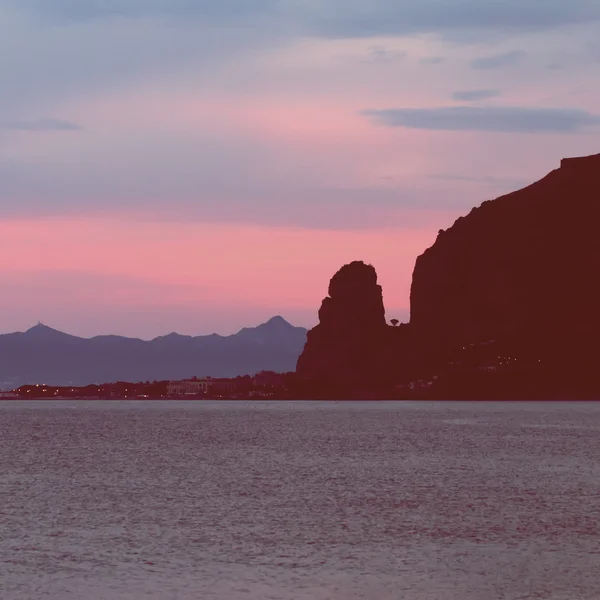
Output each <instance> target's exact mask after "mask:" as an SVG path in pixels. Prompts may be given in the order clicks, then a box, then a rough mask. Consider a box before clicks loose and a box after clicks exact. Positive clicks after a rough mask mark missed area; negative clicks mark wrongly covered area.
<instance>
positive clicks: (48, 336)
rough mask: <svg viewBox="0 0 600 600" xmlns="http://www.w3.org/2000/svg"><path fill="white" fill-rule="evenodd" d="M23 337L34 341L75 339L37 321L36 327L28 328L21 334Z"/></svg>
mask: <svg viewBox="0 0 600 600" xmlns="http://www.w3.org/2000/svg"><path fill="white" fill-rule="evenodd" d="M23 335H24V336H27V337H28V338H32V339H35V340H54V339H57V338H63V339H65V338H74V337H76V336H72V335H69V334H68V333H64V332H62V331H59V330H58V329H53V328H52V327H48V326H47V325H44V323H42V322H41V321H38V323H37V324H36V325H34V326H33V327H30V328H29V329H28V330H27V331H25V332H24V333H23Z"/></svg>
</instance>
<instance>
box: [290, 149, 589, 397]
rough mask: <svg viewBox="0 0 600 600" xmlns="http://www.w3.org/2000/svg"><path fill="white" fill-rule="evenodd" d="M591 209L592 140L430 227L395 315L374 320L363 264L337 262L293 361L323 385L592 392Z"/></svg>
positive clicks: (446, 391)
mask: <svg viewBox="0 0 600 600" xmlns="http://www.w3.org/2000/svg"><path fill="white" fill-rule="evenodd" d="M599 223H600V154H599V155H595V156H588V157H582V158H569V159H564V160H563V161H561V166H560V168H559V169H556V170H554V171H552V172H551V173H549V174H548V175H547V176H546V177H544V178H543V179H541V180H540V181H538V182H536V183H534V184H532V185H530V186H528V187H526V188H524V189H522V190H519V191H516V192H514V193H511V194H508V195H506V196H502V197H500V198H498V199H496V200H492V201H487V202H484V203H483V204H482V205H481V206H479V207H478V208H474V209H473V210H472V211H471V212H470V213H469V214H468V215H467V216H465V217H461V218H459V219H458V220H457V221H456V222H455V223H454V225H453V226H452V227H450V228H449V229H446V230H443V229H441V230H440V231H439V233H438V237H437V239H436V241H435V243H434V244H433V246H432V247H431V248H429V249H427V250H426V251H425V252H424V253H423V254H422V255H421V256H420V257H418V259H417V261H416V265H415V269H414V273H413V281H412V287H411V296H410V305H411V320H410V323H409V324H408V325H401V326H400V327H387V326H386V325H385V317H384V308H383V304H382V292H381V288H380V287H379V286H378V285H377V276H376V273H375V270H374V268H373V267H371V266H367V265H365V264H364V263H361V262H355V263H351V264H350V265H346V266H345V267H343V268H342V269H341V270H340V271H339V272H338V273H337V274H336V275H335V276H334V278H333V279H332V281H331V285H330V290H329V298H326V299H325V300H324V301H323V305H322V307H321V310H320V312H319V317H320V324H319V325H318V326H317V327H316V328H314V329H313V330H312V331H310V332H309V333H308V337H307V344H306V347H305V349H304V352H303V354H302V355H301V357H300V359H299V361H298V367H297V373H298V375H299V376H301V377H303V378H304V379H305V380H312V381H314V382H319V383H318V385H320V386H321V387H320V388H318V389H321V390H323V392H324V394H327V393H330V392H331V385H340V384H341V383H342V382H344V383H347V384H348V386H347V389H355V390H361V389H367V390H369V389H370V390H372V389H374V388H375V387H376V386H377V385H378V384H381V385H384V386H385V385H388V386H389V387H388V393H390V390H393V389H395V385H394V384H397V383H402V384H403V387H404V388H405V389H409V390H411V389H414V388H413V387H411V386H406V385H404V384H406V383H407V382H409V381H411V380H412V382H413V383H414V382H415V380H419V381H417V382H416V383H418V384H419V385H421V384H422V386H424V387H425V388H427V389H430V390H432V391H431V392H427V393H430V396H429V397H447V398H450V397H455V398H460V397H463V398H466V397H469V398H480V399H484V398H502V397H504V398H558V397H569V395H570V394H571V393H572V395H571V396H570V397H580V398H590V397H598V393H600V382H598V381H597V376H596V373H597V360H598V358H597V357H598V353H599V352H598V347H599V344H600V284H599V283H598V277H599V274H600V235H599V233H598V225H599ZM438 374H439V375H440V376H439V377H438V376H437V375H438ZM436 382H437V383H436ZM328 386H330V387H329V388H328ZM427 386H430V387H427ZM436 386H437V387H436ZM392 393H393V392H392ZM410 393H411V392H409V394H410ZM436 394H438V396H436Z"/></svg>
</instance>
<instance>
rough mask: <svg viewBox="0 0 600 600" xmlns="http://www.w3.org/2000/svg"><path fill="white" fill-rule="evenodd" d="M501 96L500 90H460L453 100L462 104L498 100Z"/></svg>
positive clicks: (455, 93)
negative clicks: (491, 99)
mask: <svg viewBox="0 0 600 600" xmlns="http://www.w3.org/2000/svg"><path fill="white" fill-rule="evenodd" d="M501 94H502V92H501V91H500V90H459V91H456V92H454V94H452V98H454V100H459V101H461V102H476V101H477V100H489V99H490V98H497V97H498V96H500V95H501Z"/></svg>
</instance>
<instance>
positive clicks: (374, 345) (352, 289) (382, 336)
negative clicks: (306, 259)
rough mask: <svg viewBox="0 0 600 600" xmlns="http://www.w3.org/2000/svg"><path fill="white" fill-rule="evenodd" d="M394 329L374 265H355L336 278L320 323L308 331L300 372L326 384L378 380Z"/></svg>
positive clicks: (346, 266)
mask: <svg viewBox="0 0 600 600" xmlns="http://www.w3.org/2000/svg"><path fill="white" fill-rule="evenodd" d="M389 329H390V327H388V325H387V324H386V321H385V310H384V307H383V295H382V290H381V286H380V285H378V284H377V273H376V271H375V269H374V268H373V267H372V266H371V265H366V264H365V263H363V262H359V261H355V262H352V263H350V264H348V265H345V266H344V267H342V268H341V269H340V270H339V271H338V272H337V273H336V274H335V275H334V276H333V278H332V279H331V282H330V284H329V296H328V297H327V298H325V299H324V300H323V303H322V304H321V309H320V310H319V324H318V325H317V326H316V327H315V328H314V329H312V330H311V331H309V332H308V335H307V342H306V346H305V347H304V351H303V353H302V355H301V356H300V358H299V359H298V365H297V369H296V372H297V373H298V375H299V376H300V377H303V378H306V379H310V380H312V381H316V382H320V383H323V384H325V385H327V384H331V385H337V384H352V383H358V382H362V381H365V380H366V379H368V378H370V377H374V376H376V374H377V373H379V371H380V370H381V364H380V360H381V356H382V352H383V350H384V348H385V346H386V340H387V336H388V330H389Z"/></svg>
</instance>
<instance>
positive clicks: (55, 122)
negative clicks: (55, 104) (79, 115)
mask: <svg viewBox="0 0 600 600" xmlns="http://www.w3.org/2000/svg"><path fill="white" fill-rule="evenodd" d="M2 127H3V128H4V129H11V130H13V131H32V132H46V131H81V130H82V129H83V127H82V126H81V125H79V124H78V123H73V122H72V121H64V120H63V119H37V120H34V121H9V122H8V123H5V124H4V125H3V126H2Z"/></svg>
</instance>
